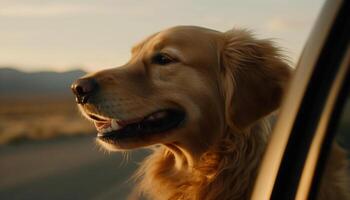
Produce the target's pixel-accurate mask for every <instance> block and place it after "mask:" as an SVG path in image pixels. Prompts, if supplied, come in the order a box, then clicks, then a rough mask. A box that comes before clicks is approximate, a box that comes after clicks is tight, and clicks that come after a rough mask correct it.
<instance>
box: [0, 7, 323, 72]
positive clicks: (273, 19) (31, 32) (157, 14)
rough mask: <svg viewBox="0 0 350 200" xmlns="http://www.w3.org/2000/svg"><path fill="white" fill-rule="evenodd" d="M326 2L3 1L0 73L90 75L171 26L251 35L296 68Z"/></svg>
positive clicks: (120, 61) (123, 59) (116, 62)
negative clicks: (6, 69)
mask: <svg viewBox="0 0 350 200" xmlns="http://www.w3.org/2000/svg"><path fill="white" fill-rule="evenodd" d="M323 4H324V0H308V1H303V0H293V1H290V0H264V1H256V0H255V1H253V0H241V1H238V0H216V1H214V0H176V1H174V0H171V1H170V0H0V67H1V66H2V67H7V66H11V67H15V68H18V69H20V70H23V71H42V70H54V71H66V70H70V69H76V68H82V69H84V70H87V71H95V70H99V69H103V68H108V67H116V66H120V65H123V64H124V63H126V62H127V60H128V59H129V57H130V49H131V47H132V46H133V45H134V44H136V43H138V42H139V41H140V40H142V39H143V38H145V37H147V36H148V35H150V34H152V33H154V32H157V31H160V30H162V29H166V28H169V27H172V26H176V25H197V26H204V27H207V28H211V29H215V30H219V31H227V30H229V29H231V28H233V27H242V28H248V29H251V30H253V32H255V34H256V35H257V37H259V38H273V39H274V40H275V41H276V42H277V43H278V44H279V46H281V47H282V48H283V49H284V50H285V52H286V54H287V56H289V57H290V58H291V61H292V62H294V63H295V62H296V61H297V59H298V58H299V55H300V53H301V51H302V48H303V46H304V44H305V42H306V40H307V38H308V35H309V33H310V31H311V29H312V27H313V24H314V22H315V20H316V18H317V16H318V13H319V12H320V10H321V8H322V5H323Z"/></svg>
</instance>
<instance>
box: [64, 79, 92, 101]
mask: <svg viewBox="0 0 350 200" xmlns="http://www.w3.org/2000/svg"><path fill="white" fill-rule="evenodd" d="M71 88H72V90H73V93H74V94H75V96H76V101H77V103H79V104H85V103H86V102H87V101H88V99H89V97H91V95H92V94H94V93H95V92H96V90H97V88H98V84H97V81H96V80H95V79H93V78H82V79H78V80H76V81H74V83H73V84H72V85H71Z"/></svg>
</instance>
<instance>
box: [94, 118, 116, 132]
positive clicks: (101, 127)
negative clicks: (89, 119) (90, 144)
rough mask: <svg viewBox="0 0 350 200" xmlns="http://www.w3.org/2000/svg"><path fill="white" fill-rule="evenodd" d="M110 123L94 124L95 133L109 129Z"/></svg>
mask: <svg viewBox="0 0 350 200" xmlns="http://www.w3.org/2000/svg"><path fill="white" fill-rule="evenodd" d="M111 123H112V121H111V120H108V121H103V122H99V121H95V122H94V124H95V127H96V129H97V131H101V130H103V129H106V128H109V127H111V126H112V125H111Z"/></svg>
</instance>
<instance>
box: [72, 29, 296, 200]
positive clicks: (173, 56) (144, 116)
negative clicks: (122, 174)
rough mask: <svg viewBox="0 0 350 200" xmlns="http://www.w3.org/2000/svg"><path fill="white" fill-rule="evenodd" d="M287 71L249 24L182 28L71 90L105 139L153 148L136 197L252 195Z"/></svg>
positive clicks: (112, 145) (223, 199)
mask: <svg viewBox="0 0 350 200" xmlns="http://www.w3.org/2000/svg"><path fill="white" fill-rule="evenodd" d="M290 76H291V68H290V67H289V66H288V65H287V64H286V62H285V59H284V58H283V56H282V55H281V54H280V50H279V49H278V48H277V47H275V45H274V43H273V42H271V41H270V40H261V39H257V38H255V37H254V36H253V35H252V34H251V33H250V32H249V31H247V30H244V29H233V30H230V31H227V32H219V31H214V30H210V29H206V28H201V27H194V26H178V27H174V28H170V29H167V30H164V31H161V32H158V33H156V34H153V35H151V36H150V37H148V38H147V39H145V40H144V41H142V42H141V43H139V44H138V45H136V46H135V47H134V48H133V49H132V56H131V59H130V60H129V61H128V62H127V63H126V64H125V65H123V66H120V67H116V68H112V69H107V70H103V71H99V72H96V73H93V74H89V75H87V76H85V77H83V78H81V79H79V80H77V81H76V82H75V83H74V84H73V85H72V88H73V91H74V92H75V94H76V96H77V102H78V104H79V107H80V109H81V111H82V113H83V114H84V115H85V116H86V117H87V118H88V119H90V120H92V121H93V122H94V124H95V126H96V128H97V130H98V135H97V141H98V143H100V144H101V145H102V146H104V147H105V148H107V149H109V150H112V151H114V150H115V151H123V150H129V149H134V148H139V147H151V148H152V149H153V150H154V152H153V153H152V154H151V155H150V156H148V157H147V158H146V159H145V160H144V162H143V163H142V165H141V167H140V169H139V170H138V172H137V173H136V177H137V180H138V183H137V187H136V188H137V190H136V192H135V193H134V194H138V197H141V196H142V197H143V198H147V199H155V200H157V199H159V200H164V199H182V200H194V199H198V200H204V199H208V200H229V199H230V200H231V199H249V197H250V195H251V191H252V188H253V183H254V180H255V177H256V175H257V170H258V167H259V163H260V160H261V157H262V154H263V152H264V149H265V146H266V143H267V139H268V135H269V132H270V129H269V123H268V120H267V118H266V117H267V116H269V114H270V113H272V112H273V111H275V110H276V109H277V108H278V107H279V105H280V102H281V98H282V95H283V91H284V88H285V87H286V84H287V82H288V80H289V78H290ZM138 197H135V196H134V198H138Z"/></svg>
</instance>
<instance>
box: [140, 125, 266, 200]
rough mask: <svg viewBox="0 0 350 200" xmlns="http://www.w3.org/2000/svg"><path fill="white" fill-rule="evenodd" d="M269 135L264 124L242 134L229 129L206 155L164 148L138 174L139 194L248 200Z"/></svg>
mask: <svg viewBox="0 0 350 200" xmlns="http://www.w3.org/2000/svg"><path fill="white" fill-rule="evenodd" d="M268 133H269V128H268V123H267V122H266V121H265V120H261V121H259V122H258V123H257V124H256V125H254V126H253V127H251V128H249V129H246V130H244V131H241V132H237V130H232V129H230V128H228V129H227V130H226V131H225V134H224V136H223V138H222V139H221V140H220V141H218V142H217V143H216V144H214V145H212V147H211V148H209V149H207V150H206V151H205V152H188V151H184V150H183V149H181V148H179V147H178V146H176V145H164V146H160V147H158V148H156V149H155V150H154V153H153V154H151V155H150V156H149V157H148V158H146V159H145V161H144V162H143V164H142V166H141V167H140V169H139V170H138V172H137V174H136V177H138V179H139V181H138V182H139V183H138V189H139V192H141V193H142V194H143V195H144V196H147V197H149V198H150V199H223V200H224V199H248V198H249V195H250V192H251V191H250V189H251V188H252V186H253V185H252V184H253V183H254V180H255V176H256V173H257V168H258V166H259V163H260V160H261V157H262V153H263V152H264V149H265V146H266V141H267V136H268ZM228 185H229V186H230V187H227V186H228ZM234 189H236V190H237V191H232V190H234ZM226 190H227V191H226Z"/></svg>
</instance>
